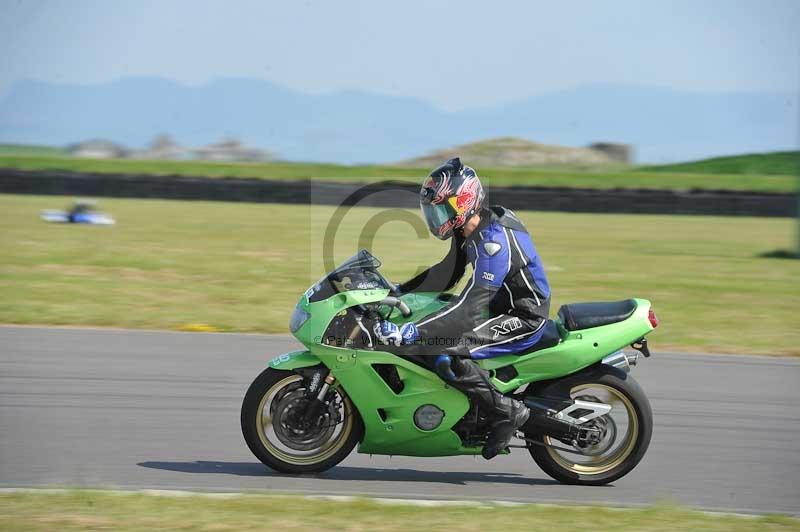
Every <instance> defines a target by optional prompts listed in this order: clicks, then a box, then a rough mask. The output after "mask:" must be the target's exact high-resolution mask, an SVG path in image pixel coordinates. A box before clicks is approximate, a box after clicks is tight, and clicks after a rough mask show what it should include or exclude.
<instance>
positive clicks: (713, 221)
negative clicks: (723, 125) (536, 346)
mask: <svg viewBox="0 0 800 532" xmlns="http://www.w3.org/2000/svg"><path fill="white" fill-rule="evenodd" d="M66 202H67V199H66V198H63V197H38V196H11V195H5V196H2V195H0V249H1V250H2V252H0V300H2V305H0V322H3V323H17V324H52V325H92V326H116V327H126V328H155V329H177V328H181V327H183V326H185V325H186V324H208V325H210V326H212V327H213V328H216V329H219V330H223V331H260V332H271V333H286V332H287V328H288V326H287V324H288V321H289V316H290V313H291V311H292V309H293V307H294V305H295V304H296V302H297V300H298V299H299V297H300V295H301V294H302V293H303V292H304V291H305V290H306V289H307V288H308V286H309V285H310V284H312V283H313V282H315V281H316V280H317V279H318V278H319V277H320V276H321V275H322V273H323V271H324V270H325V268H324V267H323V265H322V261H321V256H322V251H321V249H322V246H321V245H322V239H323V235H324V233H325V228H326V226H327V224H328V222H329V221H330V219H331V216H332V215H333V213H334V210H335V209H334V208H333V207H327V206H314V207H309V206H299V205H273V204H244V203H223V202H189V201H165V200H128V199H103V200H102V201H101V203H100V206H101V207H102V208H103V209H104V210H107V211H108V212H110V213H112V214H113V215H114V216H115V217H116V219H117V222H118V223H117V225H116V226H113V227H95V226H75V225H72V226H70V225H59V224H47V223H44V222H42V221H40V220H39V218H38V215H39V211H40V210H41V209H46V208H54V207H61V206H63V205H64V204H65V203H66ZM403 212H404V213H405V215H406V216H408V218H409V219H410V220H412V221H414V222H415V223H418V224H419V228H418V229H419V230H421V231H422V234H423V235H425V238H421V239H418V237H417V236H416V234H415V233H414V230H413V229H412V227H411V226H410V225H409V223H408V222H406V221H400V220H397V219H396V217H395V216H394V215H395V214H397V213H396V212H395V213H394V214H392V212H391V211H385V210H381V209H372V208H354V209H352V210H351V211H350V212H349V213H348V214H347V215H346V216H345V217H344V219H343V220H342V223H341V227H340V229H339V230H338V232H337V234H336V238H335V242H334V249H335V257H334V260H335V261H336V262H339V261H342V260H344V259H346V258H347V257H348V256H349V255H351V254H352V253H354V252H355V251H356V250H357V249H358V248H359V247H362V246H363V247H368V248H371V249H372V251H373V253H375V254H376V256H378V257H379V258H380V259H381V260H382V261H383V263H384V267H383V268H382V271H383V272H384V273H385V274H386V276H387V277H388V278H390V279H393V280H396V281H398V280H404V279H407V278H409V277H410V276H411V275H412V274H414V273H415V272H416V271H418V270H419V269H420V268H421V267H423V266H425V265H429V264H431V263H434V262H436V261H438V260H439V259H440V258H441V257H442V256H443V255H444V254H445V252H446V249H447V244H446V243H442V242H440V241H438V240H435V239H434V238H433V237H430V236H428V235H427V232H426V230H425V228H424V224H422V222H421V221H420V220H419V215H418V213H417V212H416V211H403ZM387 213H388V214H387ZM519 214H520V216H521V218H522V219H523V221H524V222H525V223H526V225H527V226H528V228H529V229H530V230H531V232H532V234H533V237H534V239H535V242H536V245H537V248H538V250H539V253H540V254H541V256H542V257H543V259H544V263H545V266H546V268H547V269H548V276H549V279H550V283H551V285H552V287H553V294H554V300H553V305H552V308H551V309H552V310H551V312H552V313H555V310H556V309H557V308H558V306H559V305H561V304H563V303H568V302H576V301H592V300H600V301H602V300H616V299H623V298H627V297H632V296H637V297H643V298H646V299H649V300H651V301H652V302H653V305H654V308H655V310H656V312H657V314H658V316H659V318H660V319H661V325H660V326H659V328H658V330H657V331H655V332H654V333H653V334H652V335H651V337H650V338H651V341H652V345H653V346H654V348H655V349H660V350H664V349H676V350H688V351H706V352H734V353H737V352H738V353H767V354H800V328H798V327H797V316H798V314H799V313H800V283H798V279H800V261H796V260H787V259H772V258H761V257H759V255H761V254H763V253H766V252H770V251H773V250H775V249H779V248H785V247H788V246H790V245H791V242H793V238H794V229H795V227H794V222H793V221H792V220H790V219H771V218H742V217H704V216H655V215H610V214H603V215H598V214H571V213H549V212H548V213H541V212H522V213H519ZM375 216H377V217H378V218H377V219H378V220H380V219H381V218H380V217H381V216H384V217H385V216H392V217H393V221H388V222H387V223H385V224H384V225H382V226H380V227H377V228H374V229H373V230H372V232H368V234H363V235H362V234H361V231H362V228H363V227H364V226H365V224H366V223H367V221H368V220H370V219H372V218H373V217H375ZM199 329H200V330H202V329H203V327H200V328H199Z"/></svg>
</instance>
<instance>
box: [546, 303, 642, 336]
mask: <svg viewBox="0 0 800 532" xmlns="http://www.w3.org/2000/svg"><path fill="white" fill-rule="evenodd" d="M634 310H636V301H634V300H633V299H625V300H622V301H609V302H593V303H570V304H569V305H562V306H561V308H560V309H558V317H559V318H560V319H561V323H562V324H563V325H564V328H565V329H567V330H568V331H577V330H580V329H590V328H592V327H600V326H601V325H608V324H610V323H617V322H620V321H623V320H626V319H628V318H630V317H631V314H633V311H634Z"/></svg>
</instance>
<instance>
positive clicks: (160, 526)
mask: <svg viewBox="0 0 800 532" xmlns="http://www.w3.org/2000/svg"><path fill="white" fill-rule="evenodd" d="M587 523H590V524H591V528H592V529H596V530H615V531H616V530H619V531H641V530H650V531H654V532H660V531H663V532H674V531H677V530H704V531H706V530H707V531H720V532H722V531H725V532H738V531H742V532H744V531H750V530H764V531H773V532H783V531H797V530H800V520H797V519H793V518H789V517H782V516H766V517H741V516H734V515H709V514H704V513H701V512H695V511H690V510H685V509H681V508H674V507H669V506H661V507H658V506H657V507H652V508H645V509H635V510H633V509H632V510H625V511H619V510H614V509H607V508H600V507H564V506H553V505H548V506H537V505H519V506H513V507H508V506H487V505H484V506H477V505H468V504H465V505H457V506H447V507H420V506H412V505H408V504H386V503H378V502H375V501H371V500H366V499H364V500H353V501H345V502H342V501H326V500H309V499H306V498H300V497H273V496H264V495H248V496H236V497H228V498H211V497H201V496H186V497H164V496H154V495H145V494H133V493H131V494H114V493H103V492H98V491H73V492H65V493H16V494H4V495H0V529H2V530H6V531H17V530H19V531H22V530H25V531H28V530H64V531H69V530H234V531H239V530H275V531H284V530H402V531H407V530H414V529H424V530H452V531H461V530H465V531H466V530H475V531H482V530H504V531H514V530H526V531H527V530H564V531H571V530H575V531H584V530H586V529H587Z"/></svg>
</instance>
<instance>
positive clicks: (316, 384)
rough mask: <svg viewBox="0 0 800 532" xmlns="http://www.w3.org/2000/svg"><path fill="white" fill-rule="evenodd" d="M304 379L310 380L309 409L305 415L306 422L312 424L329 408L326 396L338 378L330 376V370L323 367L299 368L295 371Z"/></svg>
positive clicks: (308, 390)
mask: <svg viewBox="0 0 800 532" xmlns="http://www.w3.org/2000/svg"><path fill="white" fill-rule="evenodd" d="M295 371H296V372H297V373H298V374H300V375H301V376H302V377H303V378H304V379H306V380H308V383H309V384H308V386H306V390H305V396H306V399H307V405H308V406H307V408H306V411H305V413H304V417H305V420H306V421H307V422H312V421H314V420H315V419H317V418H318V417H320V416H321V415H322V414H323V413H324V412H325V409H326V408H327V404H326V403H325V396H326V395H327V394H328V390H329V389H330V387H331V386H332V385H333V384H334V383H335V382H336V377H334V376H333V375H331V374H330V369H328V368H327V367H325V366H323V365H319V366H315V367H313V368H298V369H296V370H295Z"/></svg>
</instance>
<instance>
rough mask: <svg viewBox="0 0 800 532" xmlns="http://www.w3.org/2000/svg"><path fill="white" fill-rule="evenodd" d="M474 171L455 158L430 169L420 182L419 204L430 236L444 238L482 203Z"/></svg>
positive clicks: (459, 226)
mask: <svg viewBox="0 0 800 532" xmlns="http://www.w3.org/2000/svg"><path fill="white" fill-rule="evenodd" d="M483 200H484V192H483V186H482V185H481V181H480V179H478V174H477V173H475V170H473V169H472V168H470V167H469V166H464V165H463V164H461V159H459V158H458V157H456V158H454V159H450V160H449V161H447V162H446V163H444V164H443V165H442V166H440V167H439V168H437V169H436V170H434V171H433V172H431V173H430V175H428V177H427V178H425V181H424V182H423V183H422V190H420V195H419V205H420V208H421V209H422V216H423V218H425V222H426V223H427V224H428V229H430V231H431V233H433V236H435V237H436V238H438V239H440V240H447V239H448V238H450V237H451V236H453V231H455V230H456V229H459V228H461V227H462V226H463V225H464V224H465V223H466V222H467V220H469V219H470V217H471V216H472V215H473V214H475V213H477V212H478V211H479V210H480V208H481V206H482V205H483Z"/></svg>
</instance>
